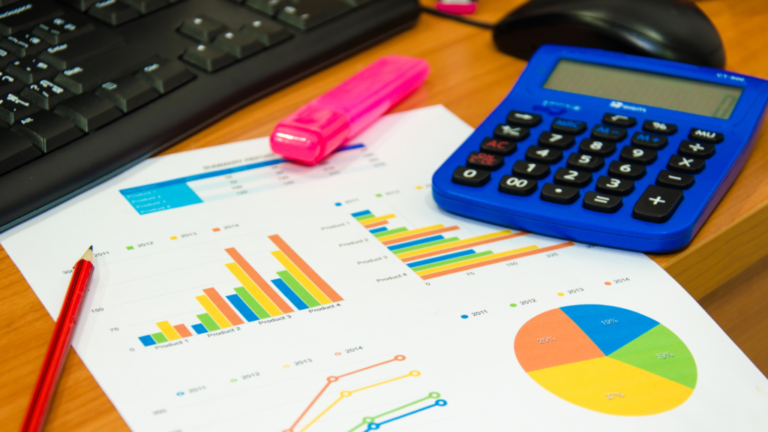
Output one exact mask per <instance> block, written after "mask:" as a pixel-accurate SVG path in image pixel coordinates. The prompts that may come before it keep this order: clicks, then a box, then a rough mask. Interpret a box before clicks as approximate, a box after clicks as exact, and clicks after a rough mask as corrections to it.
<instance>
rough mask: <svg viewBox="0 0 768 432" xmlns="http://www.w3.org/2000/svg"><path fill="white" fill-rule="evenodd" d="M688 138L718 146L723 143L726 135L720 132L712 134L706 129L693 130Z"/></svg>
mask: <svg viewBox="0 0 768 432" xmlns="http://www.w3.org/2000/svg"><path fill="white" fill-rule="evenodd" d="M688 138H690V139H692V140H694V141H700V142H708V143H712V144H718V143H721V142H723V140H724V139H725V135H723V134H721V133H720V132H712V131H707V130H704V129H697V128H693V129H691V133H689V134H688Z"/></svg>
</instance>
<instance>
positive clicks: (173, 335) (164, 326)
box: [156, 321, 181, 341]
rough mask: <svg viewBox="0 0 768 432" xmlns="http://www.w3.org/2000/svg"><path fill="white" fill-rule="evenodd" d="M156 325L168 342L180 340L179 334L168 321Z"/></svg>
mask: <svg viewBox="0 0 768 432" xmlns="http://www.w3.org/2000/svg"><path fill="white" fill-rule="evenodd" d="M156 325H157V327H158V328H159V329H160V331H161V332H163V334H164V335H165V337H167V338H168V340H169V341H172V340H176V339H181V336H180V335H179V332H177V331H176V329H175V328H173V326H172V325H171V323H169V322H168V321H163V322H159V323H157V324H156Z"/></svg>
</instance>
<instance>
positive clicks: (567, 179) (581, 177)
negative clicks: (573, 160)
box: [555, 168, 592, 188]
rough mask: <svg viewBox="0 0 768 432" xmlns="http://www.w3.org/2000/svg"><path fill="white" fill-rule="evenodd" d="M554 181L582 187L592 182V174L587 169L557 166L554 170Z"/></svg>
mask: <svg viewBox="0 0 768 432" xmlns="http://www.w3.org/2000/svg"><path fill="white" fill-rule="evenodd" d="M555 183H557V184H560V185H565V186H573V187H577V188H583V187H586V186H587V185H588V184H590V183H592V174H591V173H589V172H587V171H576V170H571V169H568V168H558V169H557V171H555Z"/></svg>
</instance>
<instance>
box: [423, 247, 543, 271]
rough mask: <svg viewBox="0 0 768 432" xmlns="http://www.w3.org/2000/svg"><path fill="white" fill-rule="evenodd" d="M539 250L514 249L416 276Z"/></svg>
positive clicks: (529, 248) (448, 265)
mask: <svg viewBox="0 0 768 432" xmlns="http://www.w3.org/2000/svg"><path fill="white" fill-rule="evenodd" d="M538 248H539V247H538V246H536V245H533V246H526V247H523V248H520V249H514V250H511V251H507V252H499V253H496V254H493V255H486V256H484V257H480V258H475V259H471V260H466V261H459V262H456V263H453V264H446V265H444V266H440V267H434V268H431V269H427V270H422V271H420V272H416V274H417V275H419V276H424V275H428V274H430V273H437V272H439V271H443V270H450V269H455V268H457V267H463V266H465V265H470V264H476V263H480V262H483V261H488V260H492V259H496V258H501V257H505V256H509V255H514V254H519V253H521V252H527V251H529V250H534V249H538Z"/></svg>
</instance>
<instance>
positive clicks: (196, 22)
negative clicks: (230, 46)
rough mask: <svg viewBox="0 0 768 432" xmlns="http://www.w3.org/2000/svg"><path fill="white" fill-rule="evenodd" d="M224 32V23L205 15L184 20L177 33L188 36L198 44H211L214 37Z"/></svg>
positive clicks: (225, 28) (225, 29)
mask: <svg viewBox="0 0 768 432" xmlns="http://www.w3.org/2000/svg"><path fill="white" fill-rule="evenodd" d="M226 31H227V26H225V25H224V23H222V22H220V21H216V20H215V19H213V18H211V17H209V16H207V15H200V16H197V17H194V18H190V19H186V20H184V21H183V22H182V23H181V27H179V33H181V34H183V35H186V36H189V37H191V38H192V39H194V40H196V41H198V42H212V41H213V39H214V38H215V37H216V36H218V35H219V34H221V33H224V32H226Z"/></svg>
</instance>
